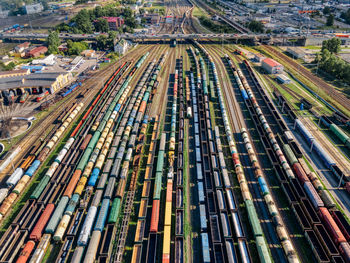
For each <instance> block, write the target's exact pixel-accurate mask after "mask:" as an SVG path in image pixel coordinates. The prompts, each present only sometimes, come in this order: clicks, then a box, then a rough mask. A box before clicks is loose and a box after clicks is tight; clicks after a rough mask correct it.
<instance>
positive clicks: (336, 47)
mask: <svg viewBox="0 0 350 263" xmlns="http://www.w3.org/2000/svg"><path fill="white" fill-rule="evenodd" d="M340 45H341V40H340V39H339V38H335V37H334V38H331V39H329V40H325V41H323V42H322V51H323V50H325V49H326V50H328V51H329V52H330V53H335V54H338V53H339V52H340V49H341V47H340Z"/></svg>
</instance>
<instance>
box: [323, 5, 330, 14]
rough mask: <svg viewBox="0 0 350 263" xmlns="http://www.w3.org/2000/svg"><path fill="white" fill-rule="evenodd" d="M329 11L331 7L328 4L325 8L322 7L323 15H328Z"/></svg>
mask: <svg viewBox="0 0 350 263" xmlns="http://www.w3.org/2000/svg"><path fill="white" fill-rule="evenodd" d="M330 13H331V9H330V7H329V6H325V8H323V14H324V15H329V14H330Z"/></svg>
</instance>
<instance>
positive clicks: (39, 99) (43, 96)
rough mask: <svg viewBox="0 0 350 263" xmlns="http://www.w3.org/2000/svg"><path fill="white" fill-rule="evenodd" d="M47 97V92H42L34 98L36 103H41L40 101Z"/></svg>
mask: <svg viewBox="0 0 350 263" xmlns="http://www.w3.org/2000/svg"><path fill="white" fill-rule="evenodd" d="M47 95H49V91H47V90H46V91H44V92H43V93H40V94H39V95H38V96H37V97H36V99H35V100H36V102H40V101H42V99H44V98H45V97H46V96H47Z"/></svg>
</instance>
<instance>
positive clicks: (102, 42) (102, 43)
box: [96, 35, 108, 50]
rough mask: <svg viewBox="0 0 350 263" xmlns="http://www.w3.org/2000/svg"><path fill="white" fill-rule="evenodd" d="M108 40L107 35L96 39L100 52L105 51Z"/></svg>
mask: <svg viewBox="0 0 350 263" xmlns="http://www.w3.org/2000/svg"><path fill="white" fill-rule="evenodd" d="M107 42H108V39H107V37H106V36H105V35H99V36H98V37H97V38H96V47H97V49H98V50H105V49H106V47H107Z"/></svg>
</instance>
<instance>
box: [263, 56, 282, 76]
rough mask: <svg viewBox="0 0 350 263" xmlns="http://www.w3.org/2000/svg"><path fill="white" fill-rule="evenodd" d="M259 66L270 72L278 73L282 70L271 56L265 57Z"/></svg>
mask: <svg viewBox="0 0 350 263" xmlns="http://www.w3.org/2000/svg"><path fill="white" fill-rule="evenodd" d="M261 66H262V67H263V69H265V70H266V71H267V72H268V73H270V74H280V73H282V72H283V66H282V65H281V64H280V63H278V62H277V61H275V60H273V59H272V58H265V59H264V60H263V61H262V62H261Z"/></svg>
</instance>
